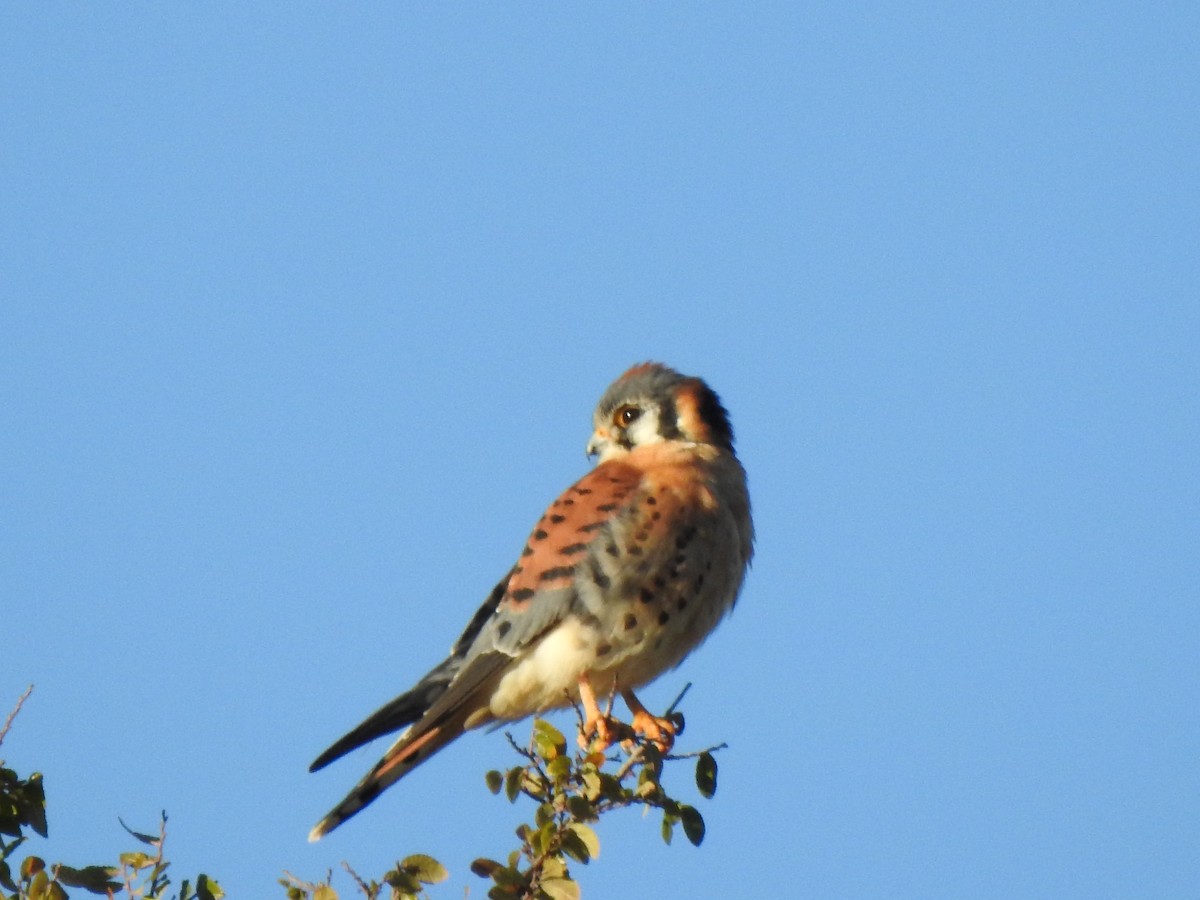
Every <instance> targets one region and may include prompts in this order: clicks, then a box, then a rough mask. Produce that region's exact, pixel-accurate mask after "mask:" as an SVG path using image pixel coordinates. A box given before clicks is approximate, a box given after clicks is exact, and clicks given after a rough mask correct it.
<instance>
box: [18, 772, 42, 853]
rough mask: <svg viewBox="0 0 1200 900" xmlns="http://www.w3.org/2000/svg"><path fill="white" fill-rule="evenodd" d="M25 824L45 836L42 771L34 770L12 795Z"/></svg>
mask: <svg viewBox="0 0 1200 900" xmlns="http://www.w3.org/2000/svg"><path fill="white" fill-rule="evenodd" d="M14 800H16V804H17V808H18V810H19V811H20V813H21V817H22V818H23V819H24V821H25V824H27V825H28V826H29V827H30V828H32V829H33V830H34V831H36V832H37V833H38V834H40V835H41V836H42V837H46V791H45V788H44V787H43V786H42V773H41V772H34V773H33V774H32V775H30V776H29V780H27V781H25V782H24V783H23V784H21V786H20V790H19V791H18V792H17V794H16V795H15V797H14Z"/></svg>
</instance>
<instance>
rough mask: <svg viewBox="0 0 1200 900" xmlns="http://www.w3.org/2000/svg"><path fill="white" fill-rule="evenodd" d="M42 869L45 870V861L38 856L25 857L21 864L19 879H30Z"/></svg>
mask: <svg viewBox="0 0 1200 900" xmlns="http://www.w3.org/2000/svg"><path fill="white" fill-rule="evenodd" d="M44 868H46V861H45V860H44V859H42V858H41V857H40V856H27V857H25V859H24V861H23V862H22V863H21V878H22V879H29V878H32V877H33V876H34V875H36V874H37V873H38V872H40V871H42V869H44Z"/></svg>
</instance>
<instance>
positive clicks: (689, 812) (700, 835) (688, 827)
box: [679, 805, 704, 847]
mask: <svg viewBox="0 0 1200 900" xmlns="http://www.w3.org/2000/svg"><path fill="white" fill-rule="evenodd" d="M679 819H680V821H681V822H682V823H683V833H684V834H686V835H687V839H688V840H689V841H691V842H692V844H693V845H695V846H697V847H699V846H700V843H701V841H703V840H704V817H703V816H702V815H700V811H699V810H698V809H696V807H694V806H687V805H681V806H680V807H679Z"/></svg>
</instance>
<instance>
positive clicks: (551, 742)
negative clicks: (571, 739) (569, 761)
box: [533, 719, 567, 762]
mask: <svg viewBox="0 0 1200 900" xmlns="http://www.w3.org/2000/svg"><path fill="white" fill-rule="evenodd" d="M533 744H534V747H536V749H537V754H538V756H540V757H541V758H542V759H544V760H545V761H546V762H550V760H552V759H556V758H558V757H559V756H562V755H563V753H565V752H566V749H567V739H566V738H565V737H563V735H562V732H561V731H559V730H558V729H557V728H555V727H554V726H553V725H551V724H550V723H549V722H547V721H546V720H545V719H534V720H533Z"/></svg>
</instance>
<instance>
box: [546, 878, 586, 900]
mask: <svg viewBox="0 0 1200 900" xmlns="http://www.w3.org/2000/svg"><path fill="white" fill-rule="evenodd" d="M541 888H542V893H543V894H545V895H546V896H547V897H549V898H550V900H579V885H578V884H576V883H575V882H574V881H572V880H571V879H570V878H547V879H545V880H543V881H542V884H541Z"/></svg>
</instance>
